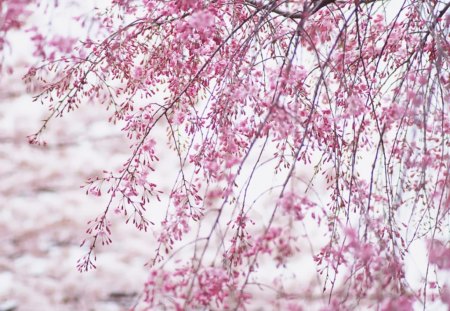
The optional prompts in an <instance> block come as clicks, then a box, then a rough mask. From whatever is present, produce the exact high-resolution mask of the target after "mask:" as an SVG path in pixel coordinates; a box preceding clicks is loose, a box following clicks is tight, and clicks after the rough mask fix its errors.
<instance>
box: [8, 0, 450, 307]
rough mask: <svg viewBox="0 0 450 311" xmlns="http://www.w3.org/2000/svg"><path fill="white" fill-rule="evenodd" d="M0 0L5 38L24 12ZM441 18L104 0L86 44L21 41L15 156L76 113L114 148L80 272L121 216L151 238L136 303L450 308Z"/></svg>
mask: <svg viewBox="0 0 450 311" xmlns="http://www.w3.org/2000/svg"><path fill="white" fill-rule="evenodd" d="M36 2H38V1H36ZM1 3H2V5H3V6H5V3H6V10H5V8H4V7H2V11H1V12H2V14H3V15H2V18H3V20H4V21H8V22H3V24H2V25H1V26H0V27H2V28H1V31H2V33H6V31H8V29H10V28H13V27H16V28H17V27H20V26H21V25H20V22H19V21H20V19H19V18H18V17H19V16H24V14H25V15H26V14H27V13H26V12H27V7H29V6H33V5H35V3H34V2H33V1H12V0H11V1H6V2H5V1H3V2H1ZM52 3H53V2H51V4H52ZM54 4H57V3H54ZM449 7H450V2H448V1H438V0H430V1H419V0H404V1H388V0H342V1H335V0H291V1H288V0H284V1H280V0H270V1H269V0H260V1H258V0H231V1H224V0H209V1H208V0H167V1H157V0H135V1H134V0H113V1H112V3H110V4H109V5H108V6H106V9H104V10H98V12H97V14H96V15H95V16H88V17H85V18H84V17H83V18H82V17H78V19H77V20H79V22H80V23H81V25H82V26H83V27H84V28H83V29H85V30H87V31H86V34H83V38H73V37H69V38H65V37H56V38H55V37H54V36H48V35H47V36H46V35H45V34H44V33H42V32H41V31H40V30H39V29H34V32H32V34H33V40H34V42H35V46H36V52H35V55H36V56H38V57H40V58H41V62H40V63H39V64H38V65H36V66H33V67H31V68H30V70H29V71H28V73H27V74H26V75H25V77H24V80H25V81H26V82H27V83H28V85H29V86H30V87H32V88H33V89H37V90H38V91H37V93H36V95H35V100H36V101H39V102H42V103H44V104H46V105H48V107H49V109H50V113H49V116H48V118H47V119H46V120H45V121H44V123H43V125H42V128H41V129H39V130H38V131H37V133H35V134H34V135H31V136H30V137H29V140H30V142H31V143H33V144H44V143H45V140H44V139H43V137H42V135H43V133H44V132H45V130H46V129H48V128H50V129H49V130H50V131H51V123H52V120H53V119H55V118H58V117H62V116H63V115H65V114H66V113H68V112H70V111H72V110H74V109H78V108H79V107H82V106H83V105H85V103H87V102H92V103H99V104H102V105H104V106H105V108H106V109H109V111H111V114H110V119H109V120H110V122H112V123H114V124H116V125H117V126H119V127H121V128H122V131H124V132H125V133H126V135H127V137H128V138H129V146H130V156H129V158H128V160H127V161H126V162H125V163H124V164H123V167H122V168H121V169H120V170H119V171H111V172H109V171H104V173H103V175H101V176H98V177H96V178H93V179H90V180H88V181H87V184H86V185H85V189H86V193H87V194H91V195H94V196H107V197H108V198H109V200H108V204H107V205H106V206H105V207H104V208H103V209H102V208H100V207H99V215H98V217H96V218H95V219H93V220H92V221H91V222H90V223H89V224H88V227H87V231H86V233H87V238H86V239H85V240H84V241H83V243H82V245H83V247H85V248H86V255H85V256H84V257H83V258H81V259H80V261H79V264H78V269H79V270H80V271H88V270H89V269H91V268H95V267H96V266H95V258H96V256H97V255H98V256H101V252H96V250H97V247H98V246H99V245H102V244H103V245H105V244H110V243H111V242H112V240H113V235H114V230H113V228H112V226H111V219H112V218H116V217H119V218H120V217H122V218H123V219H124V221H125V222H126V223H128V222H132V224H133V225H134V226H135V227H136V228H137V229H138V230H145V231H150V232H151V233H152V234H153V235H154V236H155V245H149V250H151V254H150V258H149V263H148V266H149V270H150V271H149V273H148V281H147V282H146V283H145V284H144V288H143V292H142V295H141V296H140V297H139V301H138V302H137V303H136V305H135V306H132V309H134V308H138V307H140V306H143V307H144V308H147V309H149V310H158V309H161V310H164V309H170V310H172V309H173V310H197V309H201V310H223V309H225V310H244V309H254V308H257V306H261V305H262V306H266V308H267V306H270V309H280V310H303V309H304V310H310V309H317V310H354V309H358V308H361V309H374V310H375V309H376V310H412V309H424V310H425V309H427V308H428V307H429V306H430V305H435V306H441V307H443V306H447V308H450V287H449V286H450V284H449V283H448V281H447V283H446V281H445V280H446V277H448V276H449V274H448V272H449V271H448V270H449V269H450V253H449V252H450V235H449V229H450V228H449V227H450V222H449V210H450V191H449V190H450V186H449V185H450V180H448V179H449V167H450V154H449V151H450V150H449V149H450V140H449V139H450V137H449V133H450V117H449V116H450V115H449V103H450V92H449V86H450V72H449V69H450V68H449V57H450V43H449V40H448V39H449V35H450V32H449V29H450V10H449ZM5 12H6V13H5ZM8 14H10V15H11V16H14V18H9V17H8V16H10V15H8ZM4 16H6V17H4ZM8 18H9V19H8ZM87 25H89V27H88V26H87ZM58 38H59V39H58ZM5 44H6V41H5V40H3V41H1V45H0V50H1V48H2V47H3V46H4V45H5ZM164 168H171V170H168V171H169V172H168V173H163V174H161V171H162V170H164ZM166 171H167V170H166ZM166 171H164V172H166ZM166 184H169V185H170V187H166V186H165V185H166ZM116 238H119V237H116ZM420 247H423V249H424V250H425V251H426V255H425V256H426V261H425V263H424V265H423V266H422V267H420V268H418V267H416V266H415V265H414V264H413V263H411V262H413V260H414V256H415V255H414V254H415V249H417V248H419V249H420ZM149 252H150V251H149ZM416 270H417V271H416ZM443 308H445V307H443Z"/></svg>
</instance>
